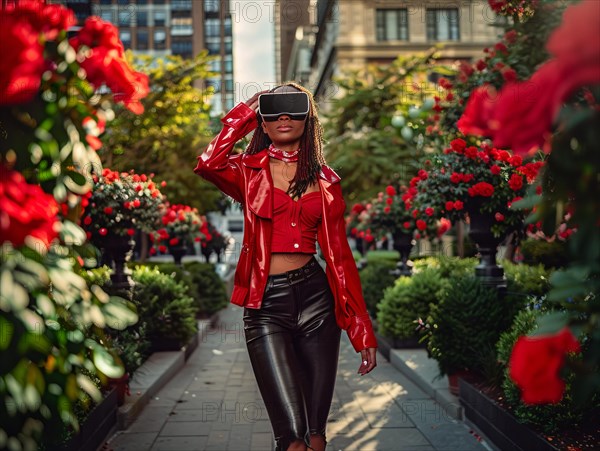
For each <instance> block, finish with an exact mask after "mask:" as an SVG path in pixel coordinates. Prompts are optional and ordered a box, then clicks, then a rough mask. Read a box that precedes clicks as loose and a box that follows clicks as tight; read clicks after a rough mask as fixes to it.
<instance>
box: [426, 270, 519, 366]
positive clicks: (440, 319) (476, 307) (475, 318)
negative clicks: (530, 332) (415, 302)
mask: <svg viewBox="0 0 600 451" xmlns="http://www.w3.org/2000/svg"><path fill="white" fill-rule="evenodd" d="M514 311H515V306H514V305H512V303H511V300H510V299H507V298H504V299H502V298H501V297H500V296H499V294H498V291H497V290H496V289H495V288H490V287H485V286H483V285H482V284H481V282H480V280H479V279H478V278H477V277H475V276H466V277H465V276H458V277H457V276H454V277H451V278H449V279H447V283H446V284H445V285H444V288H443V289H442V294H441V299H440V302H439V304H437V305H433V306H432V307H431V315H430V318H429V321H428V322H429V325H430V335H429V337H428V339H427V346H428V349H429V351H430V353H431V355H432V357H433V358H435V359H436V360H437V362H438V367H439V370H440V375H445V374H449V373H453V372H456V371H461V370H472V371H475V372H479V373H483V372H484V370H485V367H486V365H487V364H488V361H489V356H490V352H489V350H492V349H493V348H494V346H495V345H496V342H497V340H498V337H499V336H500V334H501V333H502V332H504V331H505V330H506V329H507V328H508V327H509V326H510V324H511V323H512V318H513V317H514V313H513V312H514Z"/></svg>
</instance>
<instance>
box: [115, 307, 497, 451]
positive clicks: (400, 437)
mask: <svg viewBox="0 0 600 451" xmlns="http://www.w3.org/2000/svg"><path fill="white" fill-rule="evenodd" d="M359 363H360V360H359V358H358V355H357V354H356V353H355V352H354V350H353V349H352V347H351V345H350V342H349V341H348V339H347V337H346V335H345V334H344V333H343V334H342V346H341V351H340V363H339V369H338V377H337V381H336V387H335V394H334V400H333V404H332V408H331V414H330V417H329V423H328V426H327V435H328V440H329V444H328V446H327V450H334V451H359V450H360V451H401V450H414V451H426V450H440V451H442V450H444V451H471V450H473V451H476V450H480V451H484V450H486V449H487V450H489V449H490V448H488V447H487V446H486V445H485V444H482V443H481V442H479V441H478V439H477V436H476V435H475V434H472V433H471V432H470V431H469V428H468V427H467V426H466V425H465V424H464V423H462V422H460V421H456V420H454V419H452V418H451V417H450V416H449V415H448V414H447V413H446V412H445V410H444V409H442V408H441V407H440V406H439V405H438V404H437V403H436V402H435V401H433V400H432V399H431V398H430V397H428V396H427V395H426V394H425V393H424V392H423V391H421V390H420V389H419V388H418V387H417V386H416V385H414V384H413V383H412V382H410V381H409V380H408V379H407V378H406V377H405V376H404V375H403V374H402V373H400V372H399V371H398V370H397V369H395V368H394V367H393V366H391V365H390V364H389V363H388V362H387V361H386V360H385V358H384V357H383V356H382V355H380V354H379V355H378V366H377V368H376V369H375V370H374V371H373V372H372V373H370V374H368V375H366V376H363V377H361V376H359V375H357V374H356V370H357V368H358V365H359ZM107 448H108V449H113V450H115V451H117V450H124V451H146V450H151V451H158V450H164V451H188V450H206V451H209V450H214V451H226V450H239V451H272V450H273V449H274V447H273V440H272V434H271V426H270V423H269V421H268V416H267V413H266V410H265V407H264V403H263V402H262V400H261V398H260V394H259V392H258V387H257V385H256V382H255V379H254V375H253V373H252V368H251V366H250V361H249V359H248V356H247V352H246V347H245V342H244V332H243V327H242V309H241V308H239V307H236V306H229V307H228V308H227V309H225V310H223V311H222V312H221V313H220V315H219V322H218V323H217V326H216V327H215V328H213V329H211V330H209V331H207V333H206V335H205V338H204V339H202V340H201V342H200V345H199V346H198V348H197V349H196V351H195V352H194V353H193V354H192V356H190V359H189V360H188V362H187V364H186V365H185V367H184V368H183V370H182V371H180V372H179V373H178V374H177V375H176V376H175V377H174V378H173V379H172V380H171V381H170V382H169V383H168V384H167V385H166V386H165V387H164V388H163V389H162V391H161V392H159V393H158V394H157V396H156V397H155V398H154V399H152V400H151V401H150V402H149V403H148V405H147V406H146V407H145V408H144V411H143V412H142V414H141V415H140V416H139V417H138V418H137V420H136V421H135V422H134V423H133V424H132V425H131V427H130V428H129V429H128V430H126V431H120V432H118V433H117V434H116V435H115V436H113V437H112V438H111V439H110V440H109V443H108V446H107ZM104 449H106V448H104Z"/></svg>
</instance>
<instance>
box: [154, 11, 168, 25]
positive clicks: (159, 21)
mask: <svg viewBox="0 0 600 451" xmlns="http://www.w3.org/2000/svg"><path fill="white" fill-rule="evenodd" d="M166 23H167V13H166V12H165V11H154V26H155V27H164V26H165V25H166Z"/></svg>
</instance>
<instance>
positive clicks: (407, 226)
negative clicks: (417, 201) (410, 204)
mask: <svg viewBox="0 0 600 451" xmlns="http://www.w3.org/2000/svg"><path fill="white" fill-rule="evenodd" d="M402 227H404V228H405V229H410V222H408V221H405V222H404V224H402Z"/></svg>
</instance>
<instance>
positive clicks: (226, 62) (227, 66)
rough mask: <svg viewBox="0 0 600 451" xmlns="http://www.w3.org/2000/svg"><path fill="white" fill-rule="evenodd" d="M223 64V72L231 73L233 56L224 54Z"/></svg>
mask: <svg viewBox="0 0 600 451" xmlns="http://www.w3.org/2000/svg"><path fill="white" fill-rule="evenodd" d="M223 64H224V66H225V73H227V74H233V56H231V55H225V58H224V59H223Z"/></svg>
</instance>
